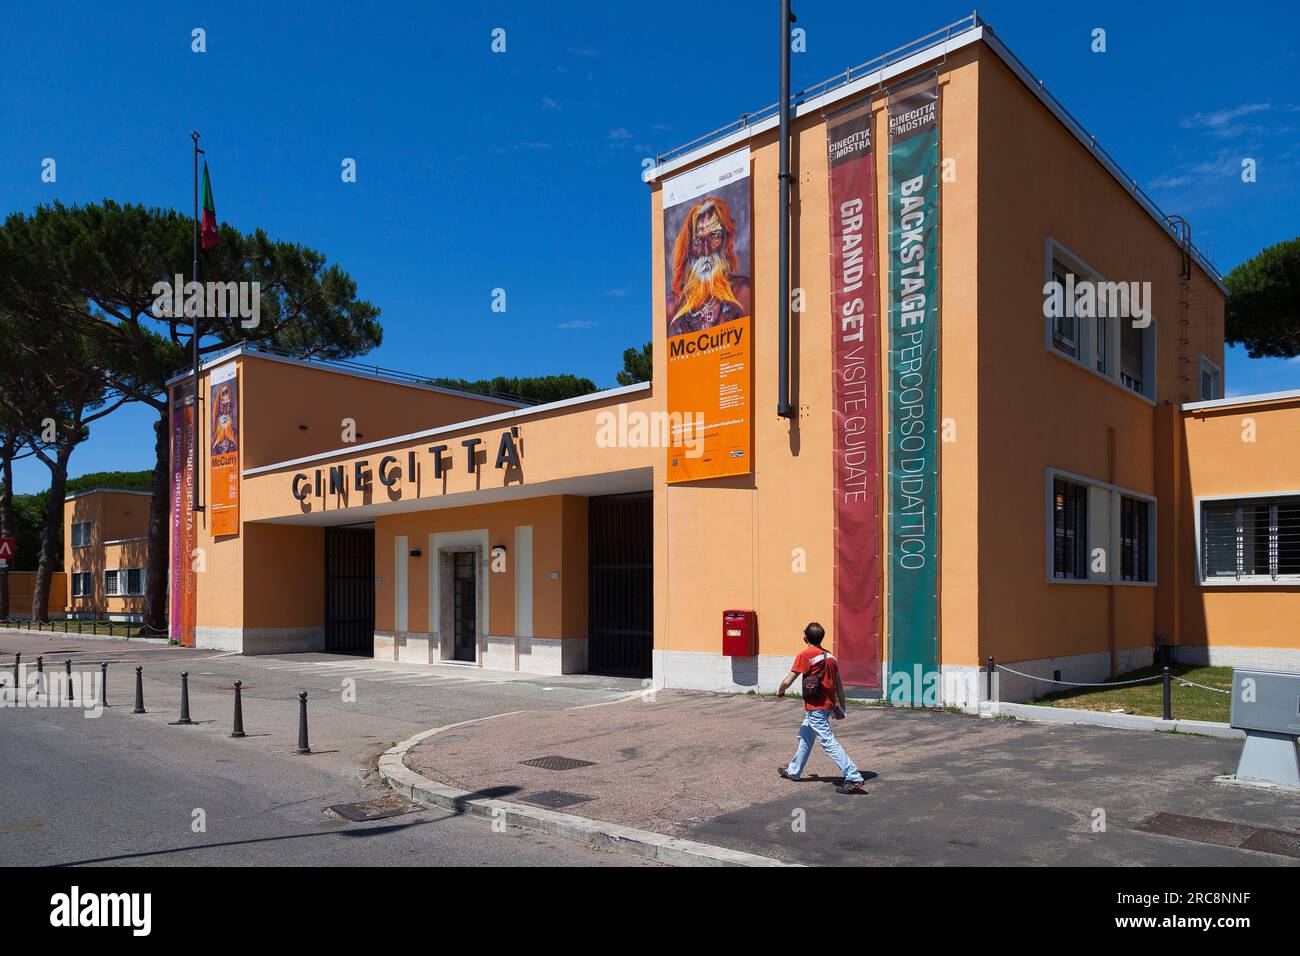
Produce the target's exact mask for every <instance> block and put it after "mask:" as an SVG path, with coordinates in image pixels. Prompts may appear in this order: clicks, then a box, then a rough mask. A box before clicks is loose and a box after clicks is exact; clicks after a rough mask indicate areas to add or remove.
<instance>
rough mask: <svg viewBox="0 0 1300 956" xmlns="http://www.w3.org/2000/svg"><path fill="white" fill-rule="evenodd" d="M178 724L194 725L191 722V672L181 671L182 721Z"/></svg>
mask: <svg viewBox="0 0 1300 956" xmlns="http://www.w3.org/2000/svg"><path fill="white" fill-rule="evenodd" d="M176 723H178V724H192V723H194V721H192V720H190V672H189V671H181V719H180V720H178V721H176Z"/></svg>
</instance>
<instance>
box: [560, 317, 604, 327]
mask: <svg viewBox="0 0 1300 956" xmlns="http://www.w3.org/2000/svg"><path fill="white" fill-rule="evenodd" d="M596 325H597V323H595V322H590V321H588V320H587V319H573V320H572V321H570V322H561V323H560V324H559V325H557V326H556V328H557V329H594V328H595V327H596Z"/></svg>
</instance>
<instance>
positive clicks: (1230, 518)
mask: <svg viewBox="0 0 1300 956" xmlns="http://www.w3.org/2000/svg"><path fill="white" fill-rule="evenodd" d="M1200 544H1201V578H1202V580H1203V581H1205V582H1206V583H1208V584H1215V583H1223V582H1226V581H1245V582H1270V581H1277V580H1280V579H1294V580H1295V582H1296V583H1300V496H1288V497H1274V498H1240V499H1234V500H1228V501H1205V502H1202V503H1201V541H1200Z"/></svg>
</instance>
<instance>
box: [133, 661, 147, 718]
mask: <svg viewBox="0 0 1300 956" xmlns="http://www.w3.org/2000/svg"><path fill="white" fill-rule="evenodd" d="M144 712H145V710H144V668H143V667H137V668H136V669H135V710H133V711H131V713H133V714H143V713H144Z"/></svg>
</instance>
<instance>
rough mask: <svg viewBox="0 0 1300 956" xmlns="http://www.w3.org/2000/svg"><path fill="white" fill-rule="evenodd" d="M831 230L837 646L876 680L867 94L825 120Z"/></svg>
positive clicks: (843, 667) (855, 680) (850, 668)
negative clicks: (863, 99) (865, 98)
mask: <svg viewBox="0 0 1300 956" xmlns="http://www.w3.org/2000/svg"><path fill="white" fill-rule="evenodd" d="M826 145H827V160H828V163H827V165H828V170H829V177H830V183H829V186H830V214H831V215H830V230H831V242H830V247H831V335H832V341H831V364H832V374H831V409H832V416H833V422H832V447H833V452H834V474H835V479H834V480H835V515H834V521H835V585H834V588H835V591H834V630H833V631H832V632H831V636H832V638H833V639H834V647H835V655H836V657H837V658H838V659H839V662H840V673H841V675H842V676H843V679H844V683H845V684H848V685H851V686H854V687H869V688H879V687H880V686H881V673H880V305H879V288H880V286H879V281H878V276H877V262H876V258H877V257H876V168H875V161H874V154H873V152H872V148H871V100H870V99H867V100H865V101H863V102H860V103H857V104H854V105H853V106H850V107H848V108H847V109H844V110H841V111H840V112H838V113H834V114H832V115H831V116H830V117H829V118H828V119H827V122H826Z"/></svg>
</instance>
